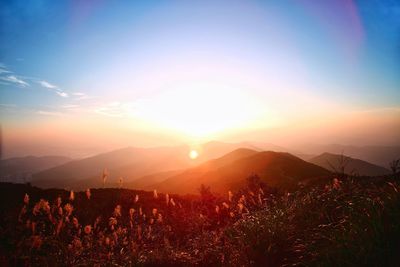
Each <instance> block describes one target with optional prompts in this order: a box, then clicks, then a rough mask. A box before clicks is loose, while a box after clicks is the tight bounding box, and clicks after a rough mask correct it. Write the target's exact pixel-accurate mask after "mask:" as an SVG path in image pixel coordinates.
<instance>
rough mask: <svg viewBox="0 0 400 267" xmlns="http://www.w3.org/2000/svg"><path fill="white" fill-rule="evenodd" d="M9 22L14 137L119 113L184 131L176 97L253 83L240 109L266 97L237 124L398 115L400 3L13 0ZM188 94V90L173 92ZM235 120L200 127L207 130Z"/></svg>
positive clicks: (0, 51)
mask: <svg viewBox="0 0 400 267" xmlns="http://www.w3.org/2000/svg"><path fill="white" fill-rule="evenodd" d="M0 25H1V28H0V40H1V42H0V63H1V65H0V69H1V71H0V72H1V73H0V112H1V113H0V119H1V121H2V125H3V131H4V135H5V136H6V135H7V134H12V133H13V129H23V128H24V127H26V125H28V124H30V125H31V126H32V125H40V127H42V128H46V127H47V126H46V125H52V124H54V123H55V121H60V119H61V120H62V121H74V120H78V121H82V124H84V121H85V120H84V118H86V121H94V120H95V121H98V122H99V124H103V125H104V124H108V123H109V118H110V117H112V118H113V119H112V120H113V121H114V122H115V121H116V120H118V121H119V123H120V124H121V125H124V124H126V123H128V124H130V123H129V122H131V125H130V126H129V127H127V128H129V130H130V131H140V132H146V131H147V130H148V129H154V128H157V127H161V128H163V129H164V128H165V129H168V130H169V131H171V132H182V126H183V125H187V124H188V123H189V122H188V119H187V118H186V117H185V118H183V117H179V116H180V115H179V114H181V113H185V110H179V108H178V109H176V110H172V111H170V110H169V106H171V105H172V106H175V107H181V106H182V108H186V109H187V106H186V105H182V103H181V102H188V101H192V99H190V96H189V95H190V94H191V92H192V91H196V92H198V91H201V92H203V91H204V92H206V93H204V95H201V96H200V97H204V99H206V98H212V93H210V92H213V91H214V92H215V91H219V92H220V94H216V95H218V96H219V97H220V99H219V100H220V102H221V103H224V101H225V100H226V99H229V92H230V90H233V91H235V90H239V91H240V93H238V94H237V95H236V96H237V98H238V99H240V98H246V97H247V96H249V100H248V102H246V103H244V102H243V101H242V102H241V101H240V100H237V101H236V100H235V101H236V102H235V101H234V102H232V103H228V104H227V106H229V105H232V106H233V105H236V106H239V107H240V108H243V109H249V108H250V106H251V107H253V106H257V107H258V106H260V108H257V110H255V111H254V112H249V114H247V115H248V116H247V117H245V118H243V121H241V122H240V123H239V124H234V123H233V124H232V125H231V124H229V125H228V124H227V125H226V127H227V128H229V127H231V128H235V127H236V128H238V127H239V128H240V127H242V128H243V127H248V125H251V126H254V127H253V128H257V129H258V128H268V127H273V126H276V127H278V126H279V127H286V126H287V125H290V124H293V122H294V121H301V120H312V119H315V118H314V117H315V116H314V115H315V113H319V114H326V115H327V116H329V115H332V114H337V113H340V112H342V111H343V112H344V114H342V115H343V116H346V114H345V112H349V113H351V112H353V113H354V112H370V111H371V110H378V111H379V112H380V111H381V110H386V111H387V110H389V111H388V112H385V114H386V113H389V114H386V115H385V116H389V117H391V118H393V117H396V115H398V109H399V100H400V75H398V74H399V73H400V3H399V2H398V1H389V0H384V1H377V0H370V1H351V0H340V1H268V2H267V1H199V2H196V3H194V1H18V0H17V1H1V4H0ZM221 88H224V89H221ZM171 92H172V93H171ZM174 92H184V93H182V95H185V96H186V95H187V96H188V98H187V99H185V98H184V97H182V99H181V100H180V101H178V100H176V99H172V100H171V99H170V98H169V97H175V98H176V95H175V93H174ZM187 92H189V93H188V94H187ZM235 92H236V91H235ZM194 94H195V95H196V94H197V93H194ZM244 95H246V96H244ZM246 99H247V98H246ZM163 101H164V102H165V103H163ZM174 101H178V102H179V103H178V102H174ZM205 101H206V100H205ZM228 102H229V101H228ZM143 103H147V104H143ZM155 104H157V105H158V106H161V107H163V109H161V110H157V109H156V108H154V105H155ZM146 105H147V106H146ZM180 105H181V106H180ZM261 106H264V107H265V108H264V109H263V108H262V107H261ZM196 108H197V109H198V107H196ZM150 109H152V110H153V109H156V111H157V112H159V113H166V114H171V115H170V116H172V117H173V116H177V118H175V117H173V118H166V117H160V116H155V115H154V114H149V112H148V110H150ZM165 109H166V110H165ZM338 110H340V112H338ZM215 112H216V111H215ZM150 113H151V112H150ZM353 113H352V114H353ZM177 114H178V115H177ZM225 115H226V114H225ZM225 115H224V114H222V115H221V116H217V117H218V118H219V119H220V121H213V122H212V123H213V125H205V123H203V122H200V124H201V123H203V124H204V125H203V124H201V125H203V126H204V127H203V128H204V129H203V130H207V131H204V132H212V130H214V128H213V126H214V125H215V124H221V122H222V121H228V120H229V119H230V118H227V117H224V116H225ZM188 116H190V112H189V115H188ZM191 116H192V117H194V118H196V120H197V119H199V120H200V121H201V120H204V121H206V120H208V121H210V118H209V117H207V116H212V115H209V114H207V115H204V116H205V117H204V118H201V116H202V114H199V113H198V112H197V113H192V115H191ZM226 116H228V115H226ZM103 117H104V119H103ZM253 117H254V118H253ZM374 118H376V116H375V117H374ZM378 118H379V117H378ZM364 119H367V118H366V116H364V117H363V120H364ZM383 119H385V120H386V117H385V118H383ZM189 120H190V118H189ZM193 120H194V119H193ZM265 121H268V123H265V125H263V122H265ZM389 121H390V120H389ZM35 123H36V124H35ZM194 123H196V121H195V122H194ZM388 123H392V125H391V127H395V126H393V123H397V121H393V119H392V121H390V122H388ZM132 125H135V126H132ZM396 125H397V124H396ZM78 126H79V125H78V124H77V127H78ZM338 127H339V125H338ZM38 128H39V126H38ZM122 128H124V126H121V129H122ZM250 128H251V127H250ZM193 130H194V131H198V130H199V127H194V128H193ZM208 130H209V131H208ZM220 130H221V129H217V130H216V131H220ZM222 130H223V129H222ZM149 131H150V130H149ZM183 132H185V131H183ZM189 135H193V131H192V132H190V133H189ZM21 138H22V137H21ZM210 138H211V137H210ZM379 138H382V136H379Z"/></svg>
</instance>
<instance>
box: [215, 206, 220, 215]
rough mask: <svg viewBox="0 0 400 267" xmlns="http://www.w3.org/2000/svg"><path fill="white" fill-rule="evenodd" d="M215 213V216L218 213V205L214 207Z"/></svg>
mask: <svg viewBox="0 0 400 267" xmlns="http://www.w3.org/2000/svg"><path fill="white" fill-rule="evenodd" d="M215 212H216V213H217V214H218V213H219V206H218V205H216V206H215Z"/></svg>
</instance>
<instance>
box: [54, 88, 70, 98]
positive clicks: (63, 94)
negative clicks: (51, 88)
mask: <svg viewBox="0 0 400 267" xmlns="http://www.w3.org/2000/svg"><path fill="white" fill-rule="evenodd" d="M56 94H57V95H59V96H61V97H68V94H67V93H66V92H64V91H61V90H57V91H56Z"/></svg>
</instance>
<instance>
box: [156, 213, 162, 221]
mask: <svg viewBox="0 0 400 267" xmlns="http://www.w3.org/2000/svg"><path fill="white" fill-rule="evenodd" d="M162 221H163V217H162V214H161V213H159V214H158V217H157V222H159V223H162Z"/></svg>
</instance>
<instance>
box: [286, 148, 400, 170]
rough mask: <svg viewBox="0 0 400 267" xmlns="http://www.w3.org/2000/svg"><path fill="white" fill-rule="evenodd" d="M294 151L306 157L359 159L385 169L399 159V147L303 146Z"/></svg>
mask: <svg viewBox="0 0 400 267" xmlns="http://www.w3.org/2000/svg"><path fill="white" fill-rule="evenodd" d="M293 149H294V151H301V152H302V153H305V154H308V155H314V156H317V155H320V154H322V153H325V152H327V153H332V154H339V155H340V154H342V153H343V154H344V155H345V156H348V157H352V158H355V159H361V160H364V161H367V162H370V163H372V164H376V165H378V166H382V167H385V168H388V167H389V163H390V162H391V161H392V160H394V159H399V158H400V146H347V145H339V144H331V145H318V144H304V145H302V146H296V147H294V148H293Z"/></svg>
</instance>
